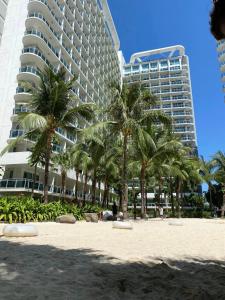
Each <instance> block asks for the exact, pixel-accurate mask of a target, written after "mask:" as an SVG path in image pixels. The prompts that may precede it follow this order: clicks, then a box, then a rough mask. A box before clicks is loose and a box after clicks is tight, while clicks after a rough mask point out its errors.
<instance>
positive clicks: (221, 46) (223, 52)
mask: <svg viewBox="0 0 225 300" xmlns="http://www.w3.org/2000/svg"><path fill="white" fill-rule="evenodd" d="M217 52H218V59H219V64H220V71H221V81H222V85H223V86H222V87H223V91H224V92H225V40H221V41H219V42H218V43H217Z"/></svg>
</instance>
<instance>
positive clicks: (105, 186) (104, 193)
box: [102, 177, 107, 207]
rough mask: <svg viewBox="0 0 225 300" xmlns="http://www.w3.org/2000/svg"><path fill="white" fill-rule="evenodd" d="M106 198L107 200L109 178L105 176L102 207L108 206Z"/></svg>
mask: <svg viewBox="0 0 225 300" xmlns="http://www.w3.org/2000/svg"><path fill="white" fill-rule="evenodd" d="M106 200H107V178H106V177H105V180H104V192H103V201H102V207H105V206H106Z"/></svg>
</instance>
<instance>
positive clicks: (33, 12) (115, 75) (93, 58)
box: [0, 0, 121, 175]
mask: <svg viewBox="0 0 225 300" xmlns="http://www.w3.org/2000/svg"><path fill="white" fill-rule="evenodd" d="M119 47H120V41H119V38H118V35H117V32H116V29H115V26H114V22H113V19H112V16H111V13H110V10H109V7H108V4H107V1H106V0H102V1H101V0H98V1H97V0H89V1H84V0H76V1H74V0H67V1H58V0H49V1H45V0H30V1H29V0H20V1H18V0H10V1H9V5H8V11H7V14H6V18H5V28H4V32H3V36H2V44H1V46H0V57H4V59H1V60H0V137H1V138H0V151H1V150H2V149H3V148H4V147H5V146H6V145H7V142H8V141H9V140H10V141H11V140H14V139H15V138H17V137H18V136H20V135H21V133H22V131H21V128H20V127H19V124H18V119H17V114H18V113H19V112H21V111H26V110H27V104H28V103H29V101H30V94H29V92H28V91H27V90H25V89H24V85H23V84H22V82H24V81H25V82H29V83H30V84H32V85H38V82H39V77H38V72H39V71H40V70H43V69H44V67H45V66H47V65H51V66H52V67H53V68H54V69H58V68H59V67H62V66H63V67H64V68H65V69H66V73H67V77H68V79H69V78H72V77H73V76H78V80H77V81H76V82H75V84H74V89H73V92H74V96H77V97H78V102H82V103H83V102H95V103H97V104H99V105H101V106H102V105H104V104H105V103H106V102H107V101H108V100H109V83H110V82H111V81H117V82H121V68H120V61H119V57H118V51H119ZM6 61H7V64H6ZM75 125H78V124H75ZM82 125H83V124H79V126H82ZM58 136H59V139H60V145H57V147H56V148H55V152H58V151H61V150H62V149H63V148H65V147H68V146H71V145H72V144H73V143H74V142H75V141H76V139H75V138H74V137H71V136H69V135H68V134H67V133H66V132H63V131H62V130H59V132H58ZM30 147H31V143H29V142H22V143H20V144H19V145H18V146H16V147H15V148H14V150H13V151H14V155H15V154H16V153H17V152H19V153H20V155H19V156H17V158H19V157H21V164H24V162H23V161H22V160H23V159H22V158H23V157H24V155H22V154H23V153H25V152H26V153H27V151H29V148H30ZM1 164H2V165H4V166H6V173H5V174H6V175H7V167H8V168H10V169H12V168H15V169H18V168H19V166H18V164H16V165H15V164H14V165H13V161H9V160H8V157H7V155H5V156H3V158H0V165H1ZM16 172H17V171H16V170H15V174H17V173H16Z"/></svg>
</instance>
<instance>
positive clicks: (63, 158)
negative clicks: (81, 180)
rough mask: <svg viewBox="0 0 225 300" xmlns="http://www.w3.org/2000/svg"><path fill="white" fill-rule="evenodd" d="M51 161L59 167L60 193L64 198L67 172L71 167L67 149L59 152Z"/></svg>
mask: <svg viewBox="0 0 225 300" xmlns="http://www.w3.org/2000/svg"><path fill="white" fill-rule="evenodd" d="M53 163H54V164H56V165H57V166H59V167H60V171H61V182H62V183H61V194H62V196H63V198H64V200H65V196H66V177H67V172H68V171H69V170H70V169H71V168H72V166H71V155H70V152H69V150H67V151H65V152H62V153H59V154H57V155H56V156H54V158H53Z"/></svg>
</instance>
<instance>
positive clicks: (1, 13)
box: [0, 0, 9, 44]
mask: <svg viewBox="0 0 225 300" xmlns="http://www.w3.org/2000/svg"><path fill="white" fill-rule="evenodd" d="M8 1H9V0H0V44H1V39H2V33H3V28H4V24H5V18H6V12H7V6H8Z"/></svg>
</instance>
